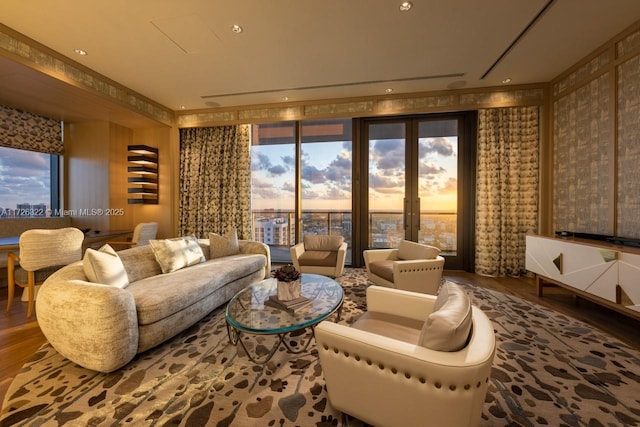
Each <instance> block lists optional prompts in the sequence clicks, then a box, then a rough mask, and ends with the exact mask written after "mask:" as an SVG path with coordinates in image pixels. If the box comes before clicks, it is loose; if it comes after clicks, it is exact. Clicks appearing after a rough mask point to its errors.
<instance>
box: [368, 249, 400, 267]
mask: <svg viewBox="0 0 640 427" xmlns="http://www.w3.org/2000/svg"><path fill="white" fill-rule="evenodd" d="M362 256H363V257H364V263H365V265H366V266H367V270H369V263H370V262H375V261H383V260H385V259H393V260H396V259H398V249H367V250H366V251H362Z"/></svg>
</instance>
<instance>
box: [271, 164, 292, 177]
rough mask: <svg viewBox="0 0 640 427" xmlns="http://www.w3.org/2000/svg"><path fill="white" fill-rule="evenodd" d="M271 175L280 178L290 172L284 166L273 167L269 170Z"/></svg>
mask: <svg viewBox="0 0 640 427" xmlns="http://www.w3.org/2000/svg"><path fill="white" fill-rule="evenodd" d="M267 170H268V171H269V173H270V174H271V175H275V176H279V175H284V174H285V173H287V172H288V170H287V168H285V167H284V166H282V165H275V166H271V167H269V168H268V169H267Z"/></svg>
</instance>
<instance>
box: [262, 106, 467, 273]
mask: <svg viewBox="0 0 640 427" xmlns="http://www.w3.org/2000/svg"><path fill="white" fill-rule="evenodd" d="M473 114H475V113H459V114H447V115H444V114H430V115H422V116H411V117H408V116H407V117H394V118H372V119H357V120H352V119H328V120H316V121H300V122H285V123H266V124H256V125H253V127H252V136H251V140H252V151H251V156H252V211H253V226H254V227H253V229H254V239H256V240H259V241H262V242H265V243H267V244H268V245H269V246H270V247H271V254H272V258H273V260H274V262H291V257H290V253H289V248H290V247H291V246H292V245H294V244H295V243H297V242H300V241H301V240H302V236H303V235H304V234H331V235H342V236H344V238H345V241H347V243H348V245H349V252H348V254H347V260H346V262H347V264H351V265H356V266H359V265H362V258H361V255H360V254H361V251H362V250H364V249H368V248H387V247H397V245H398V243H399V242H400V240H402V239H408V240H413V241H417V242H422V243H427V244H430V245H433V246H437V247H439V248H440V249H441V250H442V254H443V255H445V257H446V259H447V261H446V263H447V264H446V266H447V268H450V269H466V268H467V266H469V265H472V259H473V249H472V248H473V201H474V198H475V190H474V188H473V185H474V182H475V181H474V176H475V166H474V163H473V160H474V159H475V148H474V147H475V139H474V135H473V133H474V130H473V129H471V130H470V125H471V124H474V123H475V119H474V117H472V116H473ZM354 124H356V126H355V128H356V129H355V130H356V132H354V129H353V128H354V126H353V125H354ZM353 135H357V140H354V139H353V138H354V136H353ZM355 166H358V167H355ZM354 171H355V172H354Z"/></svg>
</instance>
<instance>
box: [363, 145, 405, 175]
mask: <svg viewBox="0 0 640 427" xmlns="http://www.w3.org/2000/svg"><path fill="white" fill-rule="evenodd" d="M370 155H371V157H372V158H373V160H374V162H375V164H376V167H377V168H378V169H380V170H385V169H396V168H403V167H404V163H405V155H404V142H403V141H401V140H398V139H382V140H377V141H376V142H375V143H374V144H373V146H372V147H371V153H370Z"/></svg>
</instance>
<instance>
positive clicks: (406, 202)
mask: <svg viewBox="0 0 640 427" xmlns="http://www.w3.org/2000/svg"><path fill="white" fill-rule="evenodd" d="M407 215H409V200H408V199H407V198H406V197H405V198H404V212H403V213H402V227H403V228H404V229H405V230H406V229H407V228H409V221H407Z"/></svg>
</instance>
